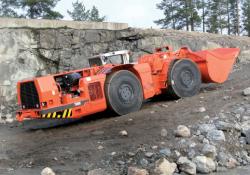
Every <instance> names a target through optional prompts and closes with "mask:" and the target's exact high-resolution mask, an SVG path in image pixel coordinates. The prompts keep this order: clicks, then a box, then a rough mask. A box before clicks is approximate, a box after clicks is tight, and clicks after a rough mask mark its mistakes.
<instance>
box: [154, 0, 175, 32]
mask: <svg viewBox="0 0 250 175" xmlns="http://www.w3.org/2000/svg"><path fill="white" fill-rule="evenodd" d="M156 6H157V8H158V9H160V10H163V12H164V16H165V17H164V18H163V19H159V20H157V21H154V22H155V23H156V24H157V25H161V26H162V28H172V29H176V23H177V4H176V1H174V0H163V1H162V2H161V3H159V4H157V5H156Z"/></svg>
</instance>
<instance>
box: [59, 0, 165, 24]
mask: <svg viewBox="0 0 250 175" xmlns="http://www.w3.org/2000/svg"><path fill="white" fill-rule="evenodd" d="M74 1H76V0H60V1H59V3H58V5H57V7H56V8H55V10H57V11H59V12H60V13H61V14H63V15H64V19H65V20H71V18H70V16H69V15H68V13H67V10H72V2H74ZM79 1H82V2H83V3H84V5H85V6H86V8H87V9H90V8H92V6H93V5H95V6H96V7H97V8H98V9H99V12H100V14H101V15H105V16H106V21H107V22H121V23H128V24H129V26H130V27H140V28H150V27H153V28H160V26H157V25H156V24H154V22H153V21H155V20H157V19H160V18H162V17H163V12H162V11H160V10H158V9H156V4H157V3H159V2H161V0H79Z"/></svg>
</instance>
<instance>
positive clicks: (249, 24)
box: [242, 0, 250, 37]
mask: <svg viewBox="0 0 250 175" xmlns="http://www.w3.org/2000/svg"><path fill="white" fill-rule="evenodd" d="M242 10H243V15H242V21H243V28H244V30H245V32H246V33H247V35H248V36H249V37H250V1H249V0H243V6H242Z"/></svg>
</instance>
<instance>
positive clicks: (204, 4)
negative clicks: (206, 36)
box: [196, 0, 209, 32]
mask: <svg viewBox="0 0 250 175" xmlns="http://www.w3.org/2000/svg"><path fill="white" fill-rule="evenodd" d="M196 3H197V8H198V9H199V11H200V13H201V23H202V31H203V32H206V25H207V16H208V9H209V8H208V0H197V1H196Z"/></svg>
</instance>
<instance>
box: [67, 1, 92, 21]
mask: <svg viewBox="0 0 250 175" xmlns="http://www.w3.org/2000/svg"><path fill="white" fill-rule="evenodd" d="M72 6H73V11H69V10H68V14H69V15H70V16H71V18H72V19H73V20H75V21H87V20H88V19H89V14H90V11H89V10H86V8H85V5H84V4H83V2H79V1H78V0H77V1H76V2H73V3H72Z"/></svg>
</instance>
